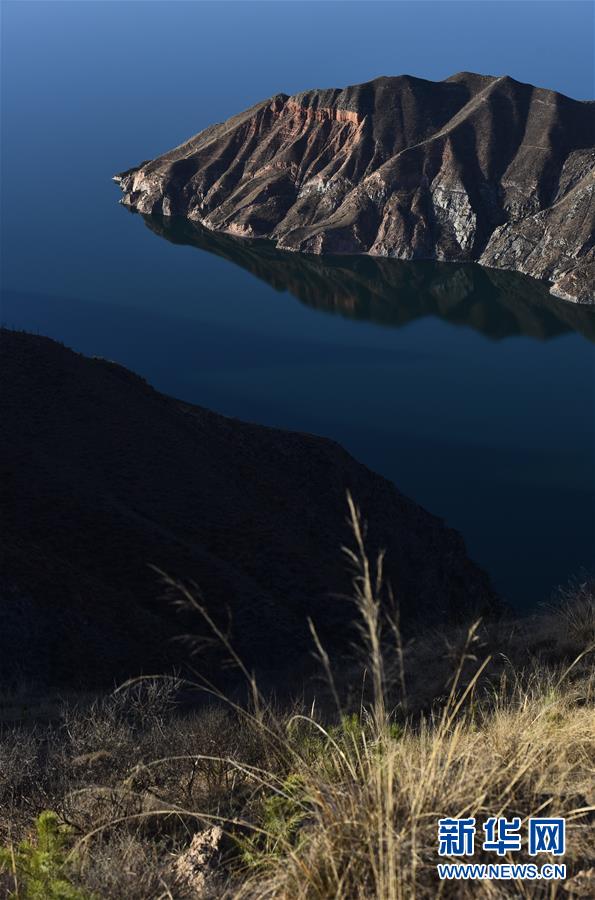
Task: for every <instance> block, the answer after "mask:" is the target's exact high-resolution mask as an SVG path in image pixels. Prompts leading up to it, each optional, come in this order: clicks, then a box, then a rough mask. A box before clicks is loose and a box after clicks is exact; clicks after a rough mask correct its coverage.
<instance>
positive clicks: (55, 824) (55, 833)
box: [0, 810, 89, 900]
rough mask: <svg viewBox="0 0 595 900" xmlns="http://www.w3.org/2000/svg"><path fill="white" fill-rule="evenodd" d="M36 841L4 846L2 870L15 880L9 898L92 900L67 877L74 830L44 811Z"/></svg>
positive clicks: (0, 856)
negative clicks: (68, 857)
mask: <svg viewBox="0 0 595 900" xmlns="http://www.w3.org/2000/svg"><path fill="white" fill-rule="evenodd" d="M35 832H36V834H35V838H34V840H32V841H22V842H21V843H20V844H19V845H18V846H17V847H14V846H9V847H0V871H4V872H8V873H10V874H11V875H12V877H13V879H14V889H13V890H12V892H11V893H9V895H8V896H9V897H13V898H18V900H89V895H88V894H86V893H84V892H83V891H81V890H79V889H78V888H77V887H75V886H74V885H73V884H71V882H70V881H69V880H68V877H67V874H66V857H67V847H68V844H69V839H70V833H71V830H70V829H69V828H68V827H66V826H64V825H62V824H61V823H60V820H59V818H58V816H57V815H56V813H54V812H50V811H49V810H48V811H46V812H42V813H41V815H39V816H38V818H37V819H36V822H35Z"/></svg>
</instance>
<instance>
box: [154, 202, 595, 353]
mask: <svg viewBox="0 0 595 900" xmlns="http://www.w3.org/2000/svg"><path fill="white" fill-rule="evenodd" d="M143 220H144V222H145V225H146V226H147V227H148V228H149V229H150V231H152V232H154V233H155V234H157V235H159V237H162V238H165V239H166V240H168V241H170V242H171V243H173V244H184V245H187V246H191V247H196V248H198V249H200V250H206V251H207V252H209V253H213V254H214V255H216V256H220V257H222V258H223V259H226V260H228V261H229V262H232V263H234V264H235V265H238V266H241V267H242V268H243V269H245V270H246V271H248V272H250V273H251V274H252V275H255V276H256V277H257V278H260V279H261V280H262V281H264V282H266V283H267V284H268V285H270V287H272V288H273V289H274V290H276V291H279V292H285V291H288V292H290V293H291V294H293V295H294V297H297V299H298V300H299V301H300V302H301V303H303V304H305V305H306V306H310V307H312V308H313V309H316V310H319V311H321V312H326V313H333V314H336V315H341V316H345V317H346V318H350V319H360V320H362V321H370V322H376V323H378V324H380V325H388V326H391V327H393V328H401V327H403V326H405V325H408V324H409V323H410V322H414V321H415V320H416V319H421V318H423V317H425V316H436V317H437V318H440V319H442V320H443V321H445V322H449V323H450V324H452V325H459V326H463V327H467V328H473V329H474V330H475V331H478V332H480V333H481V334H484V335H485V336H486V337H489V338H491V339H492V340H502V339H505V338H510V337H514V336H517V335H522V336H524V337H532V338H535V339H537V340H548V339H549V338H553V337H557V336H558V335H561V334H568V333H569V332H573V331H575V332H577V333H579V334H582V335H583V337H585V338H586V339H587V340H589V341H594V342H595V306H591V305H585V304H577V303H567V302H565V301H564V300H560V299H558V298H557V297H552V296H551V294H550V293H549V291H548V288H547V285H545V284H544V283H543V282H541V281H536V280H535V279H534V278H529V277H528V276H527V275H520V274H519V273H518V272H507V271H504V270H503V269H488V268H485V267H484V266H479V265H477V263H444V262H436V261H433V260H426V261H424V262H419V261H418V262H411V261H407V260H401V259H388V258H387V257H379V256H369V255H359V256H348V255H346V254H343V255H340V256H333V255H325V256H313V255H311V254H309V253H290V252H289V251H287V250H278V249H277V248H276V247H274V246H273V244H272V243H271V242H270V241H259V240H252V241H247V240H244V239H243V238H236V237H232V236H231V235H228V234H220V233H218V232H214V231H209V230H208V229H206V228H204V227H203V226H202V225H199V224H198V223H197V222H190V221H188V219H179V218H175V217H172V216H157V215H154V216H148V215H143Z"/></svg>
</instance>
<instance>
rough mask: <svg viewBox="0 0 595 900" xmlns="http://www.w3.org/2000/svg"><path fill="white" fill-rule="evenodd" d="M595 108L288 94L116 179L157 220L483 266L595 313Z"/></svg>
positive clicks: (409, 88)
mask: <svg viewBox="0 0 595 900" xmlns="http://www.w3.org/2000/svg"><path fill="white" fill-rule="evenodd" d="M594 114H595V110H594V108H593V104H592V103H588V102H581V101H577V100H572V99H570V98H568V97H564V95H562V94H558V93H556V92H554V91H549V90H546V89H542V88H535V87H533V86H532V85H529V84H524V83H522V82H519V81H516V80H515V79H513V78H511V77H510V76H508V75H499V76H494V75H481V74H477V73H474V72H458V73H456V74H455V75H451V76H450V77H449V78H446V79H444V80H443V81H439V82H433V81H428V80H426V79H423V78H418V77H416V76H412V75H406V74H405V75H398V76H389V75H381V76H378V77H377V78H374V79H373V80H371V81H368V82H365V83H363V84H355V85H349V86H347V87H343V88H324V89H313V90H307V91H303V92H300V93H297V94H294V95H292V96H288V95H287V94H276V95H275V96H274V97H272V98H270V99H269V100H268V101H263V102H262V103H259V104H256V105H255V106H253V107H251V108H250V109H248V110H246V111H245V112H243V113H240V114H238V115H237V116H234V117H232V118H231V119H228V120H227V122H224V123H222V124H220V125H214V126H211V127H210V128H207V129H205V130H204V131H202V132H200V133H199V134H197V135H195V136H194V137H193V138H191V139H190V140H189V141H187V142H185V143H184V144H182V145H181V146H179V147H176V148H175V149H174V150H172V151H170V152H169V153H166V154H164V155H163V156H161V157H158V158H157V159H155V160H152V161H150V162H149V163H143V164H142V165H140V166H137V167H136V168H133V169H130V170H127V172H125V173H122V175H121V176H117V179H118V181H119V183H120V186H121V188H122V190H123V192H124V198H123V202H124V203H125V204H127V205H128V206H130V207H132V208H133V209H136V210H138V211H139V212H142V213H145V214H152V213H159V214H163V215H175V216H183V217H185V218H188V219H190V220H191V221H194V222H198V223H200V224H201V225H203V226H204V227H206V228H209V229H211V230H215V231H222V232H227V233H230V234H234V235H237V236H241V237H247V238H256V237H258V238H269V239H272V240H273V241H275V242H276V243H277V245H278V246H279V247H281V248H284V249H288V250H297V251H302V252H307V253H368V254H371V255H374V256H392V257H397V258H400V259H416V258H426V259H427V258H429V259H438V260H461V261H464V260H475V261H478V262H480V263H482V264H484V265H486V266H492V267H496V268H503V269H514V270H517V271H520V272H524V273H525V274H528V275H531V276H533V277H535V278H540V279H543V280H545V281H549V282H553V285H552V287H551V291H552V293H553V294H555V295H556V296H559V297H562V298H564V299H567V300H574V301H576V302H584V303H593V302H595V296H594V292H593V282H594V280H595V279H594V275H595V250H594V247H593V232H594V230H595V202H594V200H593V175H594V173H595V146H594V145H595V140H594V135H595V115H594Z"/></svg>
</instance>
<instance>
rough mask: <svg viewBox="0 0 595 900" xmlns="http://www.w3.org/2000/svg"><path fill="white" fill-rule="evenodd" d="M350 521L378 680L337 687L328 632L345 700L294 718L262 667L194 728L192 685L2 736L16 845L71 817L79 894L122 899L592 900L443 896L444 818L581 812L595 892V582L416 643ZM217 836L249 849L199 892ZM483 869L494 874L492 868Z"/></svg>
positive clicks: (316, 701)
mask: <svg viewBox="0 0 595 900" xmlns="http://www.w3.org/2000/svg"><path fill="white" fill-rule="evenodd" d="M350 516H351V522H352V527H353V533H354V547H353V548H350V549H348V550H347V551H346V553H347V556H348V559H349V563H350V565H351V566H352V568H353V579H354V581H353V583H354V601H355V603H356V606H357V610H358V613H359V617H360V626H361V639H362V640H361V645H362V647H363V648H364V651H365V658H364V660H363V665H364V669H363V670H362V668H361V666H358V665H356V664H355V663H352V664H351V665H350V667H349V668H348V669H345V668H344V669H343V670H342V671H340V672H337V673H335V672H333V671H332V669H331V664H330V662H329V660H328V657H327V656H326V654H325V652H324V648H323V647H322V646H321V645H320V642H319V641H318V638H317V636H316V634H314V643H315V645H316V647H317V651H318V656H319V658H320V661H321V665H322V670H323V671H324V673H325V686H324V687H321V688H320V689H318V688H317V689H316V690H314V691H312V692H311V693H310V695H309V697H308V700H307V702H306V701H305V700H304V699H302V701H301V702H299V701H296V703H295V704H294V705H293V706H291V707H290V708H287V707H285V708H284V709H281V710H279V709H276V708H275V707H274V705H273V704H272V703H271V701H270V699H267V698H266V697H264V696H263V695H262V694H261V692H260V691H259V690H258V686H257V685H256V684H255V683H254V682H253V680H252V678H251V675H250V673H249V672H247V671H244V676H245V678H246V680H247V682H248V688H249V690H248V697H249V699H248V701H247V702H244V703H240V702H236V701H233V700H231V699H229V698H226V697H223V696H220V695H218V694H217V692H216V691H214V690H213V689H212V688H210V687H207V690H206V693H205V691H204V686H203V692H202V694H201V696H203V698H204V697H205V696H207V697H209V698H210V699H209V701H208V703H205V702H204V700H203V703H202V705H200V706H198V707H197V708H196V709H192V710H190V711H188V710H187V711H185V712H184V711H182V710H180V709H179V708H178V706H177V705H176V703H177V700H178V699H179V696H180V692H181V691H182V690H186V687H185V686H184V685H182V683H181V682H179V681H176V680H165V681H158V680H143V681H141V682H139V683H137V684H136V685H128V686H127V687H126V688H125V689H122V690H120V691H117V692H116V693H115V694H114V695H112V696H110V697H107V698H102V699H100V700H97V701H94V702H92V703H89V702H88V701H85V703H84V704H83V705H81V706H73V705H72V704H67V705H66V706H65V708H64V709H63V710H62V712H61V715H60V718H59V720H57V721H56V722H51V723H49V724H42V725H35V726H27V727H26V728H24V729H23V728H14V727H11V728H10V729H7V730H5V731H4V733H3V734H2V736H1V740H0V807H1V810H2V815H1V816H0V821H1V825H0V829H1V839H2V841H3V842H5V843H6V842H10V841H12V840H15V839H16V838H19V837H22V836H23V834H25V833H26V831H27V827H28V826H27V823H30V822H31V820H32V817H33V816H34V815H35V814H36V813H37V812H38V811H39V810H40V809H41V808H44V807H48V806H49V807H51V808H53V809H55V810H57V812H58V813H59V814H60V815H61V816H62V818H63V819H64V820H65V821H67V822H68V823H69V824H70V825H71V826H72V827H73V828H74V831H75V834H76V836H77V837H76V840H75V842H74V845H73V849H72V854H71V860H72V868H71V870H70V877H71V878H72V879H73V881H74V882H76V883H77V884H78V885H80V886H82V887H83V889H85V890H86V891H88V892H89V895H93V896H98V897H106V898H116V900H118V898H122V900H136V898H138V900H141V898H166V897H176V898H178V897H179V898H184V897H192V896H194V897H198V896H201V897H207V896H217V897H225V896H227V897H230V898H231V897H234V898H246V900H247V898H253V900H257V898H258V900H260V898H262V900H264V898H283V900H310V898H312V900H331V898H336V900H339V898H353V900H368V898H377V900H410V898H419V900H425V898H428V900H429V898H434V897H457V898H459V897H460V898H466V897H469V898H470V897H486V898H497V897H527V898H529V897H548V898H554V897H557V896H564V897H568V896H572V883H573V882H572V881H570V882H567V883H566V886H563V885H560V884H556V883H550V884H546V883H539V882H529V881H527V882H514V881H511V882H498V883H496V882H492V883H489V882H466V883H465V882H439V881H438V879H437V874H436V864H437V862H439V861H440V859H439V857H438V855H437V822H438V819H439V818H442V817H445V816H452V817H469V816H475V817H476V819H477V820H478V822H479V823H481V821H482V820H485V819H486V818H487V817H488V816H491V815H494V816H498V815H505V816H507V817H508V818H512V817H514V816H519V817H520V818H521V820H522V821H523V822H525V821H526V820H527V819H528V818H529V817H530V816H532V815H546V816H564V817H565V818H566V819H567V823H568V825H567V827H568V836H567V855H566V857H565V858H564V862H565V863H566V865H567V867H568V876H569V878H576V877H577V876H578V877H579V878H581V877H582V878H583V880H584V879H587V878H588V876H587V875H585V874H584V873H585V872H586V871H587V870H588V869H589V868H590V867H591V866H593V839H592V834H593V817H594V813H595V797H594V796H593V792H594V784H595V779H594V760H595V714H594V703H593V701H594V699H595V696H594V688H595V679H594V673H593V665H592V661H593V656H592V652H593V646H592V644H593V637H594V636H593V632H592V624H593V620H594V616H595V612H594V611H595V594H594V592H593V583H592V582H588V581H587V580H586V579H583V580H581V582H580V584H579V585H578V586H577V585H575V586H574V587H573V589H572V590H573V591H574V594H572V593H571V591H570V590H569V591H567V592H566V593H565V594H564V595H563V596H562V598H561V601H560V602H559V603H557V604H556V605H555V607H553V608H549V609H548V610H547V612H545V613H542V614H540V615H539V616H536V617H534V618H532V619H530V620H525V621H521V622H512V621H502V622H496V623H490V624H481V623H475V624H473V625H471V626H470V627H469V628H467V629H456V630H451V631H449V632H448V633H441V634H430V633H427V632H426V633H425V634H424V635H421V636H419V637H417V638H416V639H415V640H410V641H408V642H406V643H403V641H402V639H401V636H400V631H399V628H398V621H396V620H395V617H393V618H392V619H391V618H387V617H386V616H385V614H384V610H385V609H387V608H391V604H390V603H387V597H386V586H385V585H384V584H383V579H382V559H381V558H380V559H378V560H374V561H370V560H368V559H367V557H366V553H365V528H364V527H363V525H362V522H361V518H360V516H359V513H358V511H357V509H356V508H355V506H354V505H353V504H352V503H350ZM180 591H181V593H182V594H183V595H185V597H186V600H188V601H190V602H192V604H193V605H194V607H195V608H196V609H197V610H198V611H199V612H201V613H203V615H206V611H205V610H204V609H203V608H202V607H201V604H200V603H199V602H198V601H197V600H196V598H195V597H193V596H190V595H189V594H188V592H186V591H185V589H184V588H183V587H180ZM573 597H574V600H576V609H575V608H574V606H573V604H574V600H573ZM392 608H393V609H394V605H393V607H392ZM220 638H221V639H222V640H224V641H225V638H224V637H223V636H222V635H220ZM228 650H230V652H231V653H232V654H233V649H232V648H228ZM237 662H239V661H237ZM213 823H220V824H221V825H222V826H223V828H224V829H225V831H226V833H227V835H228V839H227V841H226V842H224V843H222V845H221V850H220V853H218V854H217V855H216V859H215V857H214V862H215V864H213V865H210V864H209V863H208V861H207V863H206V864H205V866H204V868H203V871H202V876H204V877H202V878H201V881H200V884H201V887H200V891H198V887H197V885H198V882H197V883H196V884H194V886H193V884H192V883H190V882H187V881H186V882H180V880H179V878H178V877H177V876H176V874H175V869H174V863H175V860H176V859H178V860H179V859H180V858H181V855H183V854H184V852H185V848H187V847H188V845H189V842H190V841H191V839H192V836H193V834H195V833H196V832H197V831H199V830H200V829H205V828H208V827H209V826H210V825H212V824H213ZM482 854H483V856H482ZM473 861H474V862H477V861H486V862H487V861H490V862H493V861H494V860H493V858H488V857H487V856H486V855H485V853H484V852H483V851H481V850H480V851H479V852H478V853H476V855H475V857H474V858H473ZM497 861H499V862H502V861H513V862H520V861H523V853H522V852H521V853H519V854H513V856H512V858H511V859H505V860H500V859H498V860H497ZM545 861H551V860H549V859H548V858H547V857H544V858H543V859H540V860H539V862H545ZM581 873H583V874H581ZM575 883H577V882H575ZM592 887H594V885H593V884H591V888H592ZM591 888H589V887H587V889H586V890H587V893H586V894H585V895H588V892H589V890H590V889H591Z"/></svg>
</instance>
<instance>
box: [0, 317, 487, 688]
mask: <svg viewBox="0 0 595 900" xmlns="http://www.w3.org/2000/svg"><path fill="white" fill-rule="evenodd" d="M0 342H1V352H2V367H1V368H0V413H1V415H2V425H3V428H2V438H1V441H0V473H1V475H2V529H1V537H0V681H1V680H3V679H4V680H6V679H8V678H17V680H18V678H19V677H21V678H22V679H24V680H26V681H27V682H31V681H33V682H35V681H36V680H41V681H43V682H44V683H48V682H73V681H77V680H78V681H83V682H84V681H87V682H95V683H98V682H101V681H104V682H105V681H111V680H113V679H114V678H118V677H124V676H126V675H130V674H134V673H137V672H140V671H145V672H147V671H153V670H155V668H156V667H158V666H161V665H163V664H164V663H166V662H169V663H172V662H177V661H179V660H180V659H182V658H184V654H183V653H182V652H181V650H180V647H179V644H176V643H172V642H171V640H170V639H171V638H173V637H175V636H176V635H179V634H180V633H183V632H185V631H188V630H190V631H196V630H197V629H199V627H200V622H199V621H198V619H197V618H194V619H193V618H190V619H188V618H182V619H180V617H179V615H178V614H177V613H175V612H174V609H173V607H172V604H171V602H170V601H171V599H172V598H171V596H167V594H165V593H164V588H163V584H162V582H161V580H160V579H159V578H158V577H157V575H156V574H155V572H154V570H153V569H151V568H150V565H154V566H157V567H158V568H160V569H161V570H163V571H166V572H167V573H168V574H170V575H172V576H173V577H177V578H181V579H184V580H185V581H186V582H188V581H193V582H195V583H196V584H197V585H198V586H199V588H200V591H201V593H202V596H203V597H204V600H205V602H206V604H207V605H208V608H209V610H210V612H211V615H212V616H213V617H215V618H218V620H219V623H220V625H221V627H222V628H225V629H227V628H228V627H229V628H230V629H231V637H232V640H233V642H234V643H235V644H236V646H237V648H238V649H239V650H240V652H241V654H242V655H243V656H244V658H245V659H246V660H247V661H248V662H250V664H252V665H255V666H258V667H261V668H262V667H264V668H267V667H268V668H273V669H275V668H277V669H279V668H283V667H288V666H290V667H293V668H294V669H295V668H296V666H297V667H299V666H300V665H302V664H303V661H304V660H307V659H308V657H309V653H310V650H311V646H312V643H311V637H310V634H309V630H308V626H307V621H306V619H307V617H308V616H311V617H312V618H313V619H314V621H315V622H316V624H317V627H318V628H319V631H320V634H321V636H322V638H323V639H324V641H325V643H326V645H327V646H328V648H329V650H332V649H333V648H335V649H336V648H339V647H343V648H345V647H347V646H348V642H349V640H350V639H351V637H352V632H351V630H350V628H351V623H352V621H353V615H354V609H353V605H352V603H351V602H350V601H349V600H347V599H343V598H342V596H341V595H345V594H347V593H348V592H349V590H350V577H351V576H350V575H349V572H348V571H347V568H346V565H345V557H344V555H343V554H342V552H341V547H342V546H343V545H345V544H347V543H350V533H349V529H348V527H347V524H346V513H347V505H346V491H347V490H348V489H349V490H350V491H351V492H352V494H353V496H354V498H355V499H356V501H357V502H358V504H359V505H360V506H361V509H362V511H363V513H364V514H365V517H366V519H367V521H368V542H369V548H370V551H371V552H373V553H374V552H376V551H378V550H379V549H380V548H385V549H386V551H387V556H386V572H387V576H388V578H389V579H390V582H391V584H392V586H393V589H394V591H395V596H396V598H397V599H398V601H399V604H400V607H401V610H402V616H403V622H404V625H405V626H407V623H408V622H409V623H411V622H412V620H414V619H418V618H422V619H424V621H425V622H426V623H427V622H432V623H433V624H436V625H439V624H440V623H441V622H445V621H449V620H452V619H458V618H461V617H465V616H466V615H468V614H470V613H471V612H472V611H477V610H479V611H481V610H483V611H486V610H487V611H490V610H495V609H498V608H499V604H498V601H497V599H496V598H495V596H494V594H493V592H492V590H491V588H490V585H489V582H488V579H487V576H486V575H485V574H484V573H483V572H482V571H481V570H480V569H478V568H477V567H476V566H475V565H474V564H473V563H472V562H471V561H470V560H469V559H468V557H467V555H466V552H465V547H464V544H463V540H462V538H461V537H460V535H459V534H458V533H457V532H455V531H452V530H451V529H449V528H447V527H446V526H445V525H444V523H443V522H442V521H441V520H440V519H438V518H436V517H435V516H432V515H430V513H428V512H426V511H425V510H424V509H421V508H420V507H419V506H417V505H416V504H415V503H414V502H413V501H412V500H409V499H407V498H406V497H404V496H403V495H402V494H401V493H399V491H398V490H397V489H396V488H395V487H394V486H393V485H392V484H391V483H390V482H389V481H386V480H385V479H384V478H381V477H380V476H379V475H376V474H375V473H373V472H371V471H370V470H369V469H367V468H366V467H365V466H363V465H361V464H360V463H358V462H356V460H354V459H353V458H352V457H351V456H350V455H349V454H348V453H346V452H345V450H343V449H342V448H341V447H340V446H339V445H338V444H336V443H334V442H332V441H330V440H327V439H324V438H320V437H315V436H313V435H307V434H298V433H291V432H287V431H279V430H276V429H273V428H265V427H262V426H258V425H252V424H249V423H245V422H239V421H237V420H235V419H230V418H226V417H225V416H221V415H217V414H216V413H214V412H210V411H209V410H207V409H202V408H200V407H197V406H192V405H190V404H188V403H183V402H181V401H178V400H175V399H172V398H170V397H166V396H164V395H163V394H160V393H158V392H157V391H156V390H154V389H153V388H152V387H150V386H149V385H148V384H147V383H146V382H145V381H144V380H143V379H142V378H140V377H139V376H137V375H134V374H133V373H132V372H130V371H128V370H127V369H124V368H122V367H121V366H119V365H116V364H115V363H112V362H108V361H107V360H104V359H96V358H94V359H90V358H87V357H84V356H81V355H80V354H78V353H74V352H73V351H72V350H69V349H67V348H66V347H64V346H62V345H61V344H58V343H56V342H55V341H52V340H50V339H49V338H45V337H40V336H37V335H31V334H26V333H23V332H14V331H8V330H6V329H2V330H1V331H0ZM209 653H211V651H207V650H205V651H204V653H203V656H202V657H201V660H202V663H204V664H206V663H207V662H208V663H209V665H210V664H211V663H210V662H209V661H210V660H211V656H210V655H209ZM205 654H206V655H205ZM213 659H214V658H213Z"/></svg>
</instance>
